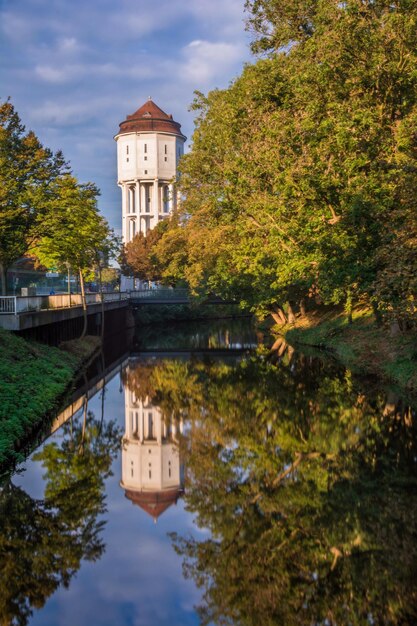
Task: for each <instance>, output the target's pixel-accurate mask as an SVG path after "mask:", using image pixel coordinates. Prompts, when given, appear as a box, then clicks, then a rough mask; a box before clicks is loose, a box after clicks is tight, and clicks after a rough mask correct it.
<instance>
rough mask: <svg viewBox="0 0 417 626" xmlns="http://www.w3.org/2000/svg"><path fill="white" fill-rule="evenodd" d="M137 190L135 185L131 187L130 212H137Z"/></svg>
mask: <svg viewBox="0 0 417 626" xmlns="http://www.w3.org/2000/svg"><path fill="white" fill-rule="evenodd" d="M135 200H136V190H135V187H129V213H136V204H135Z"/></svg>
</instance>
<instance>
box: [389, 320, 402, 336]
mask: <svg viewBox="0 0 417 626" xmlns="http://www.w3.org/2000/svg"><path fill="white" fill-rule="evenodd" d="M400 333H401V328H400V324H399V323H398V320H393V321H392V322H391V324H390V328H389V334H390V336H391V337H397V336H398V335H399V334H400Z"/></svg>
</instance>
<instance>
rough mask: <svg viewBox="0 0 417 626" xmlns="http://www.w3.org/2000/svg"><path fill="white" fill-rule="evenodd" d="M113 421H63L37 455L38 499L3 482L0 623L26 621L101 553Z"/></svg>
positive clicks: (115, 435) (115, 442)
mask: <svg viewBox="0 0 417 626" xmlns="http://www.w3.org/2000/svg"><path fill="white" fill-rule="evenodd" d="M120 434H121V433H120V432H119V431H118V429H117V428H116V427H115V425H114V423H112V422H110V423H107V424H106V426H105V427H104V428H103V425H102V424H101V423H100V420H97V419H95V417H94V415H92V414H91V413H90V414H89V415H88V419H87V423H86V424H83V423H82V422H81V423H77V424H72V425H71V426H70V425H65V426H64V433H63V439H62V441H60V444H59V445H58V444H57V443H49V444H47V445H46V446H45V447H44V448H43V450H42V451H41V452H38V453H37V454H36V457H35V458H36V460H38V461H41V462H42V463H43V465H44V467H45V469H46V475H45V478H46V481H47V483H46V491H45V496H44V498H43V499H41V500H40V499H33V498H31V497H30V496H29V495H28V494H27V493H25V492H24V491H23V489H21V488H19V487H16V486H14V485H13V483H12V482H7V483H6V484H5V485H4V486H3V487H2V489H1V491H0V512H1V515H0V556H1V558H0V571H1V578H2V580H7V584H4V585H2V586H1V589H0V622H1V623H2V624H13V625H16V626H25V625H26V624H27V623H28V621H29V618H30V616H31V614H32V611H33V609H34V608H36V609H39V608H41V607H42V606H43V605H44V603H45V601H46V599H47V598H48V597H49V596H50V595H51V594H52V593H54V591H55V590H56V589H57V588H58V587H59V586H60V585H63V586H65V587H68V585H69V583H70V580H71V578H72V577H73V576H74V575H75V573H76V572H77V571H78V569H79V568H80V565H81V561H82V560H83V559H86V560H88V561H96V560H97V559H99V558H100V557H101V555H102V554H103V552H104V549H105V546H104V543H103V540H102V538H101V533H102V530H103V527H104V524H105V521H104V520H103V519H101V517H102V515H103V513H105V511H106V507H105V496H104V479H105V478H106V477H107V476H109V475H110V467H111V463H112V460H113V459H114V456H115V454H116V450H118V447H119V441H120Z"/></svg>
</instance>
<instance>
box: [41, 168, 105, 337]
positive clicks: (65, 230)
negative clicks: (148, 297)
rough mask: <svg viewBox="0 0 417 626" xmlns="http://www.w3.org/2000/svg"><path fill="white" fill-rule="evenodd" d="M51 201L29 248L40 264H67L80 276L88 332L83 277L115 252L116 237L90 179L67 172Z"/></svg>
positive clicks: (64, 267) (97, 192)
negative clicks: (37, 236) (80, 180)
mask: <svg viewBox="0 0 417 626" xmlns="http://www.w3.org/2000/svg"><path fill="white" fill-rule="evenodd" d="M54 191H55V195H54V204H53V206H51V209H50V210H49V211H48V213H47V215H46V216H45V217H44V219H43V222H42V229H41V230H40V231H39V232H40V235H39V238H38V239H37V241H36V242H35V243H34V245H33V246H32V248H31V252H32V253H33V254H34V255H35V256H36V257H37V258H38V259H39V261H40V262H41V263H42V265H45V266H46V267H49V268H56V269H58V270H60V271H65V269H66V268H67V267H68V265H69V266H70V267H71V268H72V269H73V271H75V272H77V273H78V275H79V279H80V287H81V296H82V306H83V313H84V327H83V331H82V335H81V336H82V337H83V336H84V335H85V334H86V332H87V303H86V295H85V279H86V278H88V277H90V276H91V277H93V276H94V267H97V264H100V262H101V261H100V259H101V258H102V257H103V256H107V257H108V256H109V255H110V256H111V255H112V254H113V253H114V254H115V253H116V248H117V240H116V239H115V237H114V234H113V232H112V230H111V229H110V227H109V225H108V223H107V222H106V220H105V219H104V218H103V217H102V216H101V215H100V213H99V211H98V207H97V196H98V194H99V191H98V189H97V187H96V186H95V185H94V184H92V183H87V184H79V183H78V182H77V180H76V179H75V178H74V176H72V175H70V174H66V175H65V176H62V177H60V178H59V179H57V180H56V182H55V190H54Z"/></svg>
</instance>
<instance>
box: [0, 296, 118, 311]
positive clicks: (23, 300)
mask: <svg viewBox="0 0 417 626" xmlns="http://www.w3.org/2000/svg"><path fill="white" fill-rule="evenodd" d="M85 299H86V302H87V306H88V305H91V304H99V303H100V302H101V294H99V293H87V294H86V296H85ZM127 299H129V294H128V293H126V292H120V291H114V292H109V293H103V300H104V302H116V301H120V300H127ZM79 306H82V299H81V294H67V293H63V294H56V295H53V296H52V295H51V296H0V315H1V314H3V315H4V314H8V315H10V314H12V315H18V314H19V313H29V312H31V311H34V312H35V311H49V310H51V309H69V308H71V307H79Z"/></svg>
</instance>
